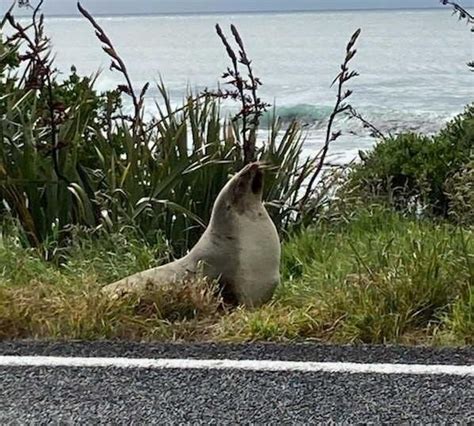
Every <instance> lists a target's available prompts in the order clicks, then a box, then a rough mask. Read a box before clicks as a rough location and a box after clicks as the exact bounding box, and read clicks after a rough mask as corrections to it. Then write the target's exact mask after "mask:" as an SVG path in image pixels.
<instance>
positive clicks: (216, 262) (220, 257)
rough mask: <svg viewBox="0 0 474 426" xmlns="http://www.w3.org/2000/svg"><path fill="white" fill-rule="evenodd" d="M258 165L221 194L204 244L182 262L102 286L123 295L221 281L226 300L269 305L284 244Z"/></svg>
mask: <svg viewBox="0 0 474 426" xmlns="http://www.w3.org/2000/svg"><path fill="white" fill-rule="evenodd" d="M262 192H263V171H262V166H261V164H260V163H252V164H249V165H247V166H246V167H244V168H243V169H242V170H241V171H240V172H239V173H237V174H236V175H235V176H234V177H233V178H232V179H230V180H229V182H227V184H226V185H225V186H224V188H223V189H222V190H221V192H220V193H219V195H218V196H217V199H216V201H215V203H214V207H213V209H212V214H211V220H210V222H209V225H208V227H207V228H206V230H205V232H204V233H203V235H202V236H201V238H200V240H199V241H198V242H197V244H196V245H195V246H194V247H193V249H192V250H191V251H190V252H189V254H187V255H186V256H184V257H183V258H181V259H179V260H176V261H174V262H171V263H168V264H166V265H163V266H160V267H158V268H153V269H149V270H147V271H144V272H140V273H138V274H135V275H132V276H129V277H127V278H124V279H122V280H120V281H118V282H116V283H113V284H110V285H108V286H106V287H105V288H104V291H105V292H106V293H109V294H115V295H123V294H126V293H131V292H133V293H136V292H141V291H144V290H146V289H152V288H153V287H154V286H156V285H162V284H170V283H173V282H178V281H183V280H185V279H189V278H192V277H193V276H195V275H196V274H197V273H198V272H199V271H201V273H202V274H203V275H204V276H205V277H208V278H210V279H212V280H218V281H219V283H220V285H221V286H222V288H223V295H224V298H225V299H227V301H231V302H234V303H236V304H239V305H244V306H248V307H257V306H260V305H262V304H264V303H266V302H268V301H269V300H270V299H271V297H272V296H273V293H274V291H275V288H276V287H277V285H278V284H279V282H280V255H281V248H280V240H279V237H278V232H277V230H276V227H275V225H274V223H273V222H272V220H271V218H270V216H269V214H268V212H267V211H266V209H265V207H264V205H263V202H262Z"/></svg>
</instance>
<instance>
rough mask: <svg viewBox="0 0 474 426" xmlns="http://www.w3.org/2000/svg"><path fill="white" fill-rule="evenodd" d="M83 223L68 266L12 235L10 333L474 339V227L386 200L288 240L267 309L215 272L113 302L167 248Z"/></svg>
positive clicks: (0, 324) (7, 289)
mask: <svg viewBox="0 0 474 426" xmlns="http://www.w3.org/2000/svg"><path fill="white" fill-rule="evenodd" d="M77 232H80V233H79V235H78V238H75V239H74V241H75V244H74V247H73V248H72V249H71V250H72V251H71V253H70V261H69V262H67V263H66V264H64V265H63V266H61V267H57V266H54V264H52V263H51V262H46V261H44V260H43V259H41V258H40V257H39V256H38V255H37V253H36V252H35V251H34V250H31V249H25V248H23V247H22V246H21V245H20V244H19V243H18V240H16V239H15V238H12V237H10V238H8V239H6V240H4V241H3V243H0V265H2V266H1V268H0V338H4V339H5V338H8V339H11V338H18V337H23V338H30V337H36V338H75V339H100V338H130V339H139V340H141V339H151V340H172V339H175V340H183V339H184V340H194V339H207V340H218V341H254V340H262V341H288V340H303V339H313V340H317V341H323V342H338V343H415V344H441V345H446V344H449V345H451V344H455V345H465V344H472V343H473V340H472V338H473V336H474V317H473V313H474V309H473V307H474V305H473V301H474V299H473V288H474V257H473V253H474V238H473V237H474V236H473V233H472V230H466V229H464V230H463V229H460V228H456V227H454V226H452V225H449V224H446V223H444V224H435V223H433V222H430V221H421V220H415V219H411V218H407V217H403V216H401V215H399V214H396V213H393V212H390V211H386V210H383V209H381V208H379V207H373V208H368V209H359V210H358V211H357V212H356V213H355V214H353V215H352V217H351V220H350V221H344V220H340V221H337V222H336V221H334V220H333V219H331V220H322V221H320V222H319V223H318V224H317V225H316V226H314V227H312V228H310V229H308V230H307V231H305V232H301V233H300V234H299V235H295V236H293V237H291V238H290V239H289V240H288V241H287V242H286V243H285V244H284V246H283V264H282V285H281V287H280V288H279V289H278V291H277V293H276V295H275V297H274V300H273V301H272V302H271V303H270V304H269V305H267V306H265V307H262V308H260V309H258V310H245V309H240V308H237V309H234V310H227V308H226V307H225V306H223V305H222V301H221V300H220V299H219V297H218V296H216V294H215V292H214V290H213V286H212V285H210V283H208V282H204V281H197V282H193V283H185V284H184V285H177V286H173V287H170V288H169V289H162V290H160V291H159V292H158V293H152V294H148V295H146V296H144V297H141V298H133V297H131V298H129V299H124V300H120V301H115V302H111V301H110V300H107V299H105V298H104V297H103V296H102V295H101V294H100V292H99V289H100V288H101V286H102V285H103V284H106V283H108V282H110V281H111V280H113V279H115V278H117V277H122V276H125V275H127V274H129V273H133V272H135V271H137V270H141V269H145V268H148V267H153V266H156V265H157V264H159V263H161V262H165V261H166V260H167V257H166V256H167V253H166V246H165V245H164V244H162V245H159V246H158V247H156V246H153V245H150V244H147V243H146V242H145V241H143V240H142V239H140V237H139V236H137V235H136V234H134V232H135V231H134V230H133V229H130V230H129V233H128V234H126V235H117V234H110V233H105V232H104V233H103V234H102V235H101V237H100V238H97V237H94V238H91V237H90V236H89V237H88V236H87V233H84V231H77ZM157 259H160V260H157Z"/></svg>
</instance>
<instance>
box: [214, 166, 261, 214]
mask: <svg viewBox="0 0 474 426" xmlns="http://www.w3.org/2000/svg"><path fill="white" fill-rule="evenodd" d="M262 193H263V170H262V164H261V163H251V164H248V165H247V166H245V167H244V168H243V169H242V170H241V171H240V172H239V173H237V174H236V175H235V176H234V177H233V178H232V179H231V180H230V181H229V182H227V184H226V185H225V186H224V188H223V189H222V190H221V192H220V193H219V195H218V196H217V199H216V202H215V203H214V209H213V211H212V216H213V219H214V221H219V222H221V223H224V222H227V221H228V220H232V217H235V216H242V215H250V216H253V215H255V214H258V213H257V212H258V211H259V210H260V209H261V208H262V206H263V205H262Z"/></svg>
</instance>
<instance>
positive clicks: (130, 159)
mask: <svg viewBox="0 0 474 426" xmlns="http://www.w3.org/2000/svg"><path fill="white" fill-rule="evenodd" d="M41 3H42V2H39V4H38V7H37V8H35V9H34V12H33V17H32V22H31V24H30V25H26V26H25V25H24V24H23V23H20V22H19V21H18V20H16V19H15V17H14V16H13V15H12V13H11V11H10V12H8V13H7V14H6V15H5V17H4V18H3V19H2V20H1V22H0V36H1V39H0V117H1V120H2V122H1V126H0V224H1V231H0V339H12V338H31V337H33V338H56V339H63V338H70V339H103V338H127V339H145V340H146V339H153V340H180V339H186V340H203V339H208V340H209V339H210V340H224V341H242V340H246V341H247V340H276V341H284V340H297V339H314V340H318V341H323V342H339V343H340V342H344V343H411V344H455V345H464V344H472V343H473V340H472V339H473V336H474V319H473V315H474V305H473V302H474V293H473V285H474V238H473V232H474V231H473V225H474V214H473V211H474V199H473V194H474V163H473V153H474V151H473V150H474V105H468V106H467V107H466V109H465V111H464V112H463V113H461V114H460V115H459V116H457V117H456V118H454V119H453V120H452V121H451V122H449V123H447V124H446V125H445V126H444V127H443V129H442V130H441V131H440V132H439V133H438V134H436V135H421V134H414V133H404V134H399V135H384V134H383V133H382V132H380V131H379V130H378V129H377V128H376V127H375V126H373V125H372V124H371V123H369V122H367V121H366V120H365V119H364V117H363V116H362V115H360V114H359V112H358V111H357V110H356V109H355V108H354V107H353V106H352V105H351V104H350V102H349V100H350V96H351V94H352V92H351V90H350V89H349V88H347V86H348V85H350V82H351V80H352V79H353V78H356V77H357V72H356V71H353V70H352V69H351V68H350V64H351V60H352V59H353V58H354V56H355V55H356V45H357V41H358V38H359V37H360V35H361V31H360V30H357V31H356V32H355V33H354V35H353V36H352V38H351V39H350V40H349V42H348V44H347V46H346V51H345V52H344V55H343V58H342V65H341V69H340V72H339V73H338V75H337V76H336V78H335V80H334V82H333V85H334V87H335V92H336V100H335V104H334V108H333V110H332V112H331V113H330V115H329V117H328V119H327V121H328V124H327V132H326V136H325V140H324V141H323V142H324V143H323V147H322V149H321V151H320V152H319V153H317V154H316V155H314V156H312V157H309V158H306V157H305V156H303V153H302V149H303V143H304V140H305V139H304V136H305V133H304V129H303V126H302V124H301V123H299V122H298V120H293V121H292V122H291V123H290V124H289V125H285V126H284V125H283V123H282V122H281V120H279V118H278V117H277V115H276V113H275V112H274V111H273V112H272V111H271V110H270V105H268V104H267V103H266V102H265V101H264V100H262V99H261V98H260V96H259V87H260V86H261V85H262V80H261V79H260V78H259V77H258V76H256V75H255V73H254V70H253V67H252V61H251V60H250V58H249V57H248V54H247V51H246V46H245V45H244V41H243V38H242V37H241V35H240V34H239V32H238V30H237V28H235V27H234V26H232V27H231V29H230V35H229V36H227V35H226V34H225V32H224V30H223V29H222V28H221V27H220V26H217V27H216V32H217V36H218V37H219V38H220V40H221V41H222V43H223V46H224V51H225V52H226V54H227V56H228V57H229V61H230V65H229V68H228V69H227V70H225V71H224V74H223V76H222V77H223V79H224V82H225V83H226V84H224V86H223V87H224V89H220V90H214V91H213V90H205V91H203V92H202V93H191V92H190V93H188V95H187V97H186V100H185V102H184V103H183V104H182V105H179V106H175V105H173V104H172V102H171V99H170V97H169V95H168V93H167V90H166V86H165V84H164V83H160V84H159V85H158V89H159V93H160V96H161V97H160V99H158V100H157V105H158V110H157V113H156V114H155V115H154V118H152V119H151V120H146V119H145V117H146V116H147V115H146V102H145V99H146V96H147V92H148V90H149V85H148V84H147V85H145V86H144V87H142V88H139V89H138V90H137V89H136V88H135V87H134V86H133V84H132V78H131V76H130V75H129V73H128V70H127V67H126V64H125V62H124V61H123V59H122V58H121V57H120V55H119V53H118V52H117V51H116V49H115V47H114V45H113V41H112V40H110V39H109V37H108V36H107V34H106V32H105V31H104V30H103V29H102V28H101V27H100V26H99V24H98V23H97V22H96V21H95V20H94V18H93V17H92V16H91V15H90V14H89V13H88V12H87V11H86V10H84V9H83V8H82V7H80V6H79V8H80V11H81V13H82V14H83V15H84V17H85V18H86V19H88V20H89V22H90V23H91V25H92V28H93V29H94V31H95V32H96V35H97V37H98V39H99V41H100V43H102V45H103V49H104V52H105V54H106V55H108V56H109V57H110V59H111V69H112V70H114V71H115V72H118V73H120V74H121V75H122V76H123V80H124V84H121V85H119V86H118V87H117V88H116V89H114V90H110V91H107V92H104V93H99V92H98V91H97V90H96V89H95V82H96V78H97V76H92V77H85V76H80V75H78V73H77V71H76V70H75V69H74V68H72V69H71V73H70V75H69V76H68V77H67V78H62V79H60V78H59V75H58V72H57V70H56V69H55V66H54V60H53V56H52V53H51V48H50V44H49V40H48V37H47V34H46V30H45V23H44V18H43V16H42V15H41V11H40V6H41ZM443 3H445V4H446V5H451V6H453V4H452V2H447V1H446V2H443ZM455 6H456V7H455V11H456V12H457V13H458V14H459V16H460V18H461V19H466V20H468V22H471V23H472V20H471V17H470V15H469V14H468V13H467V12H466V11H464V9H462V8H461V7H460V6H458V5H455ZM7 27H8V35H7V32H6V31H5V30H6V28H7ZM466 72H469V70H468V69H467V70H466ZM230 101H233V102H236V104H237V105H238V111H237V112H236V113H235V115H233V116H228V115H225V114H224V112H223V108H222V105H223V104H224V103H226V102H230ZM268 110H270V111H268ZM264 114H270V120H269V123H268V129H267V130H268V132H267V134H268V138H267V139H266V140H262V137H261V132H260V131H261V130H262V128H263V126H264V124H263V120H262V117H263V116H264ZM343 115H349V116H350V117H352V118H353V119H357V120H359V121H360V122H361V123H362V124H363V125H364V126H365V127H367V128H368V130H369V131H370V132H371V133H372V134H374V135H375V137H376V138H377V143H376V145H375V147H374V149H373V150H370V151H368V152H361V153H360V158H359V161H357V162H356V163H354V164H350V165H347V166H345V167H338V168H334V167H330V165H328V163H327V155H328V153H329V151H330V149H331V144H332V143H333V142H334V141H335V140H337V139H338V138H339V137H340V135H341V132H340V130H338V129H337V123H338V121H337V119H338V117H340V116H343ZM255 160H258V161H261V162H263V163H264V164H265V167H266V169H267V170H266V176H265V196H264V197H265V200H266V206H267V208H268V210H269V212H270V214H271V216H272V219H273V220H274V222H275V224H276V225H277V228H278V231H279V233H280V236H281V238H282V241H283V262H282V278H283V280H282V285H281V286H280V288H279V289H278V291H277V294H276V295H275V297H274V300H273V301H272V302H271V303H270V304H268V305H267V306H265V307H263V308H260V309H258V310H253V311H252V310H245V309H241V308H230V307H228V306H225V305H224V304H223V303H222V300H221V298H220V296H219V293H218V291H217V288H216V285H215V283H210V282H207V281H205V280H199V281H197V282H192V283H191V282H187V283H183V284H179V285H176V286H173V287H169V288H163V289H160V290H159V291H158V292H156V293H150V294H149V295H146V296H143V297H140V298H138V297H135V298H134V297H129V298H125V299H123V300H118V301H111V300H108V299H106V298H104V297H103V296H101V294H100V288H101V287H102V286H103V285H105V284H108V283H110V282H112V281H114V280H116V279H119V278H122V277H124V276H126V275H129V274H131V273H134V272H138V271H141V270H144V269H147V268H149V267H154V266H158V265H160V264H162V263H164V262H167V261H169V260H171V259H173V258H175V257H179V256H181V255H182V254H183V253H185V252H186V251H187V250H188V249H189V248H190V247H192V246H193V245H194V243H195V242H196V241H197V239H198V238H199V236H200V235H201V233H202V231H203V229H204V228H205V226H206V224H207V222H208V220H209V214H210V212H211V207H212V203H213V201H214V199H215V197H216V195H217V194H218V192H219V191H220V189H221V188H222V187H223V186H224V184H225V182H226V181H227V179H228V177H229V176H230V175H231V174H232V173H234V172H236V171H238V170H239V169H240V168H241V167H242V166H243V165H244V164H246V163H248V162H251V161H255Z"/></svg>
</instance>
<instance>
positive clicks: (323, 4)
mask: <svg viewBox="0 0 474 426" xmlns="http://www.w3.org/2000/svg"><path fill="white" fill-rule="evenodd" d="M31 2H32V4H35V3H36V2H37V0H31ZM463 3H464V4H465V5H466V6H472V7H474V0H464V2H463ZM10 4H11V0H0V5H1V7H0V11H1V12H4V11H5V10H6V9H7V7H8V6H9V5H10ZM82 4H83V5H84V6H85V7H87V9H89V10H90V11H91V12H92V13H94V14H125V13H196V12H237V11H240V12H247V11H270V10H328V9H380V8H384V9H385V8H390V9H393V8H426V7H439V6H440V5H439V0H82ZM43 10H44V12H45V13H46V14H48V15H51V14H58V15H70V14H76V0H45V2H44V7H43Z"/></svg>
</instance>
